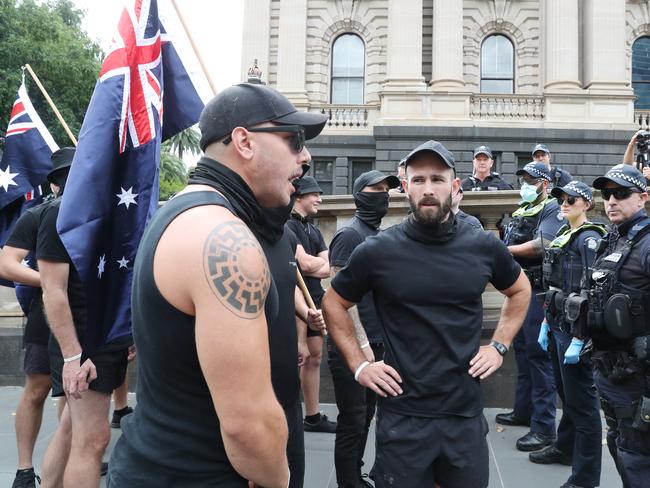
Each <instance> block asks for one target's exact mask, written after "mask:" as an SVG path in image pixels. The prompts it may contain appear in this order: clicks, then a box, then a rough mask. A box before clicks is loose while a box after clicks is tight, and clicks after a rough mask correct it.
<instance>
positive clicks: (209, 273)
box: [108, 84, 326, 488]
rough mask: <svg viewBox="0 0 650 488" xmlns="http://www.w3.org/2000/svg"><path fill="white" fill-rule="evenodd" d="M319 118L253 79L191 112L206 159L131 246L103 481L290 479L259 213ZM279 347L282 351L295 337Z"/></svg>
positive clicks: (266, 224)
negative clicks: (197, 115) (125, 390)
mask: <svg viewBox="0 0 650 488" xmlns="http://www.w3.org/2000/svg"><path fill="white" fill-rule="evenodd" d="M325 121H326V117H325V116H322V115H318V114H308V113H301V112H297V111H296V109H295V108H294V107H293V105H292V104H291V103H290V102H289V101H288V100H287V99H286V98H285V97H284V96H283V95H281V94H279V93H278V92H276V91H275V90H273V89H271V88H269V87H266V86H262V85H252V84H241V85H236V86H233V87H230V88H228V89H226V90H224V91H222V92H221V93H220V94H219V95H218V96H217V97H215V98H214V99H213V100H212V101H210V102H209V103H208V105H207V106H206V108H205V109H204V111H203V114H202V115H201V119H200V122H199V126H200V128H201V133H202V137H201V148H202V149H203V151H204V153H205V157H203V158H202V159H201V160H200V161H199V163H198V165H197V168H196V170H195V171H194V172H193V174H192V175H191V177H190V184H189V185H188V188H187V189H186V190H185V191H183V192H182V193H181V194H179V195H177V196H176V197H175V198H174V199H173V200H171V201H170V202H168V203H167V205H165V206H164V207H163V208H162V209H161V210H160V211H158V213H157V214H156V215H155V216H154V218H153V219H152V221H151V223H150V224H149V226H148V228H147V230H146V232H145V235H144V237H143V239H142V242H141V244H140V249H139V251H138V257H137V259H136V263H135V270H134V287H133V297H132V308H133V333H134V338H135V341H136V344H137V347H138V361H139V362H138V369H139V371H138V373H139V381H138V387H137V395H138V406H137V408H136V410H135V412H134V413H133V414H132V415H130V416H128V417H125V418H124V420H123V421H122V437H121V438H120V440H119V441H118V444H117V446H116V448H115V449H114V451H113V455H112V457H111V460H110V463H109V466H110V470H109V480H108V486H109V487H111V488H113V487H130V488H131V487H150V486H183V487H229V488H230V487H242V488H245V487H248V486H251V484H252V486H260V487H261V486H264V487H268V488H285V487H286V486H288V485H289V479H290V477H289V465H288V463H287V455H286V444H287V420H286V417H285V413H284V411H283V408H282V405H281V403H280V402H279V401H278V400H279V397H280V396H285V395H286V397H285V399H286V400H287V401H289V400H290V398H289V396H290V393H291V391H290V390H291V388H288V389H287V390H286V391H284V392H282V391H281V389H280V388H278V383H277V382H273V383H272V381H271V380H272V378H273V377H277V375H275V374H274V373H275V371H274V369H277V367H279V366H278V365H279V364H281V363H282V362H281V361H278V360H274V358H276V359H277V358H278V349H281V348H282V347H283V346H284V343H283V342H282V337H281V336H279V335H278V334H279V330H278V329H276V328H274V327H273V324H276V323H277V322H276V320H277V319H278V318H279V317H280V316H281V315H282V313H283V312H282V309H281V307H282V306H285V305H286V303H285V304H282V303H281V302H280V298H281V296H282V295H281V293H280V290H279V289H278V283H276V279H275V276H272V274H271V269H272V265H273V263H271V262H270V260H267V257H266V256H265V251H266V252H268V250H269V248H270V247H274V246H277V245H278V242H279V241H280V240H281V239H282V229H281V228H280V229H279V232H278V229H277V227H276V226H274V225H272V224H271V223H270V221H269V219H267V218H266V214H265V212H264V211H263V210H262V207H269V208H275V207H283V206H286V205H288V204H289V202H290V196H291V194H292V193H293V192H294V187H293V184H292V181H293V180H294V179H296V178H297V177H299V176H301V175H302V174H303V172H304V167H303V166H304V165H306V164H307V163H308V162H309V160H310V158H311V157H310V154H309V152H308V151H307V150H306V149H305V148H304V141H305V139H310V138H312V137H315V136H316V135H318V133H319V132H320V131H321V130H322V128H323V126H324V124H325ZM217 161H218V162H217ZM281 250H282V249H281V248H278V251H281ZM269 255H270V254H269ZM281 257H282V256H281V252H279V253H278V254H277V255H275V254H273V258H272V259H273V260H275V259H281ZM290 257H291V250H290V249H288V252H287V259H288V258H290ZM287 341H292V344H293V347H295V337H294V338H287ZM294 359H295V362H294V367H296V365H297V357H296V358H294ZM296 380H297V377H296ZM274 386H275V387H276V391H274ZM296 388H297V381H296ZM280 400H282V399H280ZM294 401H295V400H294ZM249 482H251V484H249Z"/></svg>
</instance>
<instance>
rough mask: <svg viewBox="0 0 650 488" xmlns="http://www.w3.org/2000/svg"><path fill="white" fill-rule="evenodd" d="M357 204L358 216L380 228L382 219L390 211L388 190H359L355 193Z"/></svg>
mask: <svg viewBox="0 0 650 488" xmlns="http://www.w3.org/2000/svg"><path fill="white" fill-rule="evenodd" d="M354 203H355V204H356V206H357V216H358V217H359V218H360V219H361V220H363V221H365V222H366V223H368V224H369V225H371V226H372V227H375V228H378V227H379V225H380V224H381V219H382V218H383V217H384V215H386V214H387V213H388V192H383V191H382V192H377V193H375V192H359V193H357V194H355V195H354Z"/></svg>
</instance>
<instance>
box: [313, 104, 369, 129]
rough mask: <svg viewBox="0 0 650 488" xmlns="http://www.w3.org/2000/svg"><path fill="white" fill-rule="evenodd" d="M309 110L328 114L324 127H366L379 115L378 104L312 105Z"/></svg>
mask: <svg viewBox="0 0 650 488" xmlns="http://www.w3.org/2000/svg"><path fill="white" fill-rule="evenodd" d="M310 111H312V112H320V113H322V114H325V115H327V116H328V120H327V124H326V126H325V128H326V129H327V128H330V127H331V128H350V129H367V128H372V126H373V125H375V122H376V120H377V119H378V117H379V106H378V105H370V104H368V105H337V104H325V105H312V106H311V109H310Z"/></svg>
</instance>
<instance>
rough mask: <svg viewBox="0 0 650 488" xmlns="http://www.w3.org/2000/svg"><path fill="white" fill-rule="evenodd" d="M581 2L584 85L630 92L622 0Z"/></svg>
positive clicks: (593, 88)
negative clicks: (582, 11)
mask: <svg viewBox="0 0 650 488" xmlns="http://www.w3.org/2000/svg"><path fill="white" fill-rule="evenodd" d="M584 1H585V3H584V63H585V65H584V67H585V69H584V74H585V79H584V82H585V87H586V88H589V89H590V90H625V91H629V90H630V88H629V87H628V86H626V85H628V83H629V80H628V77H627V73H626V70H625V64H626V61H627V57H626V55H625V0H584Z"/></svg>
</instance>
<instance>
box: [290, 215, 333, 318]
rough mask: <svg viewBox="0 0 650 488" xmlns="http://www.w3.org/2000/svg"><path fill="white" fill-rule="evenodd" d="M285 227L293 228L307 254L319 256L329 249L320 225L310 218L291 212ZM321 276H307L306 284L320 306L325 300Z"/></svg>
mask: <svg viewBox="0 0 650 488" xmlns="http://www.w3.org/2000/svg"><path fill="white" fill-rule="evenodd" d="M285 228H289V229H291V231H292V232H293V234H294V235H295V236H296V238H297V239H298V244H300V245H301V246H302V247H303V248H304V249H305V252H306V253H307V254H309V255H310V256H318V254H320V253H321V252H323V251H327V245H326V244H325V239H323V234H321V232H320V230H318V227H316V226H315V225H314V224H313V223H311V222H310V221H308V220H304V219H301V217H300V216H299V215H296V214H291V218H290V219H289V220H288V222H287V223H286V224H285ZM320 280H321V279H320V278H314V277H313V276H305V284H306V285H307V289H308V290H309V294H310V295H311V297H312V299H313V300H314V303H315V304H316V306H317V307H319V306H320V303H321V302H322V300H323V295H324V294H325V290H323V287H322V286H321V282H320Z"/></svg>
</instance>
